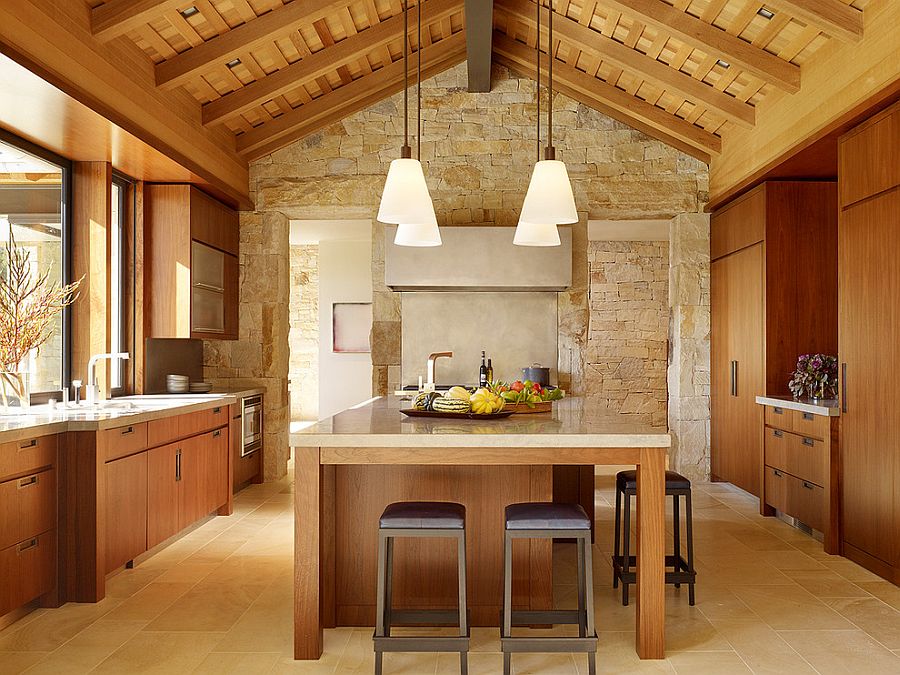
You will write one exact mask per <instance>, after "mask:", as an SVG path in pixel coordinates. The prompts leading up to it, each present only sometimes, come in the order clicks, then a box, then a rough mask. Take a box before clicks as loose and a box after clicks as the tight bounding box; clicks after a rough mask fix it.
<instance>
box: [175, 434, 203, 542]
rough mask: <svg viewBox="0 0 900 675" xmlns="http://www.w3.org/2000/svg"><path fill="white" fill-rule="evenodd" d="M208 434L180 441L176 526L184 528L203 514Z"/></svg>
mask: <svg viewBox="0 0 900 675" xmlns="http://www.w3.org/2000/svg"><path fill="white" fill-rule="evenodd" d="M208 437H209V434H203V435H201V436H194V437H193V438H188V439H186V440H184V441H182V442H181V452H182V455H181V485H180V488H181V502H180V505H179V506H180V509H179V514H178V527H179V529H184V528H185V527H187V526H188V525H190V524H192V523H195V522H196V521H198V520H200V519H201V518H202V517H203V516H205V515H206V514H207V513H209V511H207V510H206V501H207V498H206V488H205V478H204V474H205V473H206V472H207V471H209V456H208V455H209V453H208V452H207V449H206V445H207V439H208Z"/></svg>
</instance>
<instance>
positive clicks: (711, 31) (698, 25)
mask: <svg viewBox="0 0 900 675" xmlns="http://www.w3.org/2000/svg"><path fill="white" fill-rule="evenodd" d="M602 2H603V4H604V5H606V6H608V7H612V8H614V9H616V10H619V11H622V12H625V13H626V14H630V15H631V16H635V17H639V18H640V20H641V21H643V22H644V23H646V24H647V25H649V26H653V27H654V28H655V29H656V30H661V31H663V32H665V33H668V34H669V35H671V36H672V37H674V38H677V39H678V40H681V41H682V42H684V43H686V44H688V45H690V46H691V47H694V48H695V49H699V50H701V51H703V52H705V53H706V54H713V55H715V56H717V57H718V58H721V59H722V60H723V61H726V62H727V63H729V64H730V67H732V68H734V67H738V68H741V69H742V70H746V71H748V72H750V73H752V74H753V75H756V76H757V77H759V78H761V79H762V80H764V81H766V82H768V83H770V84H772V85H774V86H776V87H778V88H779V89H783V90H784V91H787V92H789V93H792V94H793V93H796V92H798V91H799V90H800V67H799V66H796V65H794V64H793V63H790V62H789V61H785V60H784V59H780V58H778V57H777V56H775V55H774V54H770V53H769V52H767V51H766V50H764V49H761V48H759V47H756V46H754V45H752V44H750V43H749V42H745V41H744V40H741V39H740V38H739V37H736V36H734V35H731V34H730V33H726V32H725V31H724V30H721V29H719V28H716V27H715V26H713V25H711V24H708V23H706V22H705V21H703V20H701V19H697V18H695V17H693V16H691V15H690V14H688V13H686V12H683V11H681V10H679V9H675V8H674V7H673V6H672V5H670V4H668V3H666V2H663V1H662V0H602Z"/></svg>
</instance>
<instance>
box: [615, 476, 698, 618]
mask: <svg viewBox="0 0 900 675" xmlns="http://www.w3.org/2000/svg"><path fill="white" fill-rule="evenodd" d="M636 495H637V471H635V470H633V469H632V470H631V471H620V472H619V473H617V474H616V535H615V536H616V542H615V545H614V547H613V557H612V564H613V588H617V587H618V585H619V581H621V582H622V604H623V605H628V586H629V585H630V584H633V583H635V582H636V581H637V578H636V573H635V572H634V571H632V570H633V568H634V567H635V565H636V563H637V559H636V557H635V556H633V555H630V552H629V547H630V544H631V498H632V497H635V496H636ZM670 495H671V496H672V521H673V523H672V525H673V528H672V529H673V539H674V547H673V548H674V553H673V554H672V555H667V556H666V567H671V568H672V570H673V571H671V572H668V571H667V572H666V583H667V584H674V585H675V588H681V584H688V585H689V589H688V602H689V604H690V605H693V604H694V583H695V581H696V578H697V572H696V571H695V570H694V531H693V518H692V512H691V481H689V480H688V479H687V478H685V477H684V476H682V475H681V474H680V473H676V472H675V471H666V496H667V497H668V496H670ZM679 497H684V501H685V514H684V515H685V524H686V534H687V560H685V559H684V558H683V557H682V555H681V517H680V515H679ZM622 500H624V501H625V523H624V527H623V526H622V505H621V501H622ZM620 541H621V543H622V548H623V549H624V550H622V551H621V555H620V546H619V542H620Z"/></svg>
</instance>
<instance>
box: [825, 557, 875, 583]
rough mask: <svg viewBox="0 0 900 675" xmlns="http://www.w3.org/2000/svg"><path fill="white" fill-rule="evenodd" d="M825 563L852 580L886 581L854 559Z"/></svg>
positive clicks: (841, 559)
mask: <svg viewBox="0 0 900 675" xmlns="http://www.w3.org/2000/svg"><path fill="white" fill-rule="evenodd" d="M824 565H825V566H826V567H827V568H828V569H830V570H833V571H835V572H837V573H838V574H840V575H841V576H842V577H844V578H845V579H849V580H850V581H854V582H855V581H884V579H882V578H881V577H879V576H878V575H877V574H872V573H871V572H870V571H869V570H867V569H865V568H863V567H860V566H859V565H857V564H856V563H855V562H853V561H852V560H847V559H846V558H836V559H834V560H829V561H827V562H825V563H824Z"/></svg>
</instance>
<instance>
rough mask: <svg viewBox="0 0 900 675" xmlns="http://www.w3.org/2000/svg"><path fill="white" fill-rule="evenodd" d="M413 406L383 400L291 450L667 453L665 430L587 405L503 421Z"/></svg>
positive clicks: (306, 436)
mask: <svg viewBox="0 0 900 675" xmlns="http://www.w3.org/2000/svg"><path fill="white" fill-rule="evenodd" d="M409 405H410V404H409V402H408V401H400V400H398V399H397V398H395V397H379V398H377V399H374V400H372V401H368V402H366V403H362V404H359V405H357V406H354V407H352V408H350V409H348V410H345V411H343V412H340V413H338V414H337V415H334V416H333V417H329V418H327V419H324V420H321V421H320V422H318V423H316V424H314V425H312V426H310V427H307V428H306V429H303V430H301V431H297V432H294V433H292V434H291V447H359V448H363V447H396V448H415V447H447V448H461V447H474V448H484V447H504V448H510V449H514V448H515V447H542V448H546V447H559V448H584V447H591V448H603V447H610V448H631V447H634V448H638V447H644V448H667V447H669V446H670V445H671V438H670V436H669V433H668V431H667V430H666V429H664V428H654V427H650V426H645V425H641V424H637V423H635V422H634V421H632V420H629V419H628V417H627V416H626V415H615V414H604V413H602V412H597V411H594V410H593V409H592V408H590V407H588V406H587V405H586V401H585V399H564V400H562V401H557V402H555V403H554V405H553V412H552V413H538V414H530V415H512V416H510V417H506V418H503V419H499V420H473V419H464V418H461V419H458V420H457V419H444V418H422V417H407V416H405V415H403V414H402V413H401V412H400V408H401V407H404V408H405V407H409Z"/></svg>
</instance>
